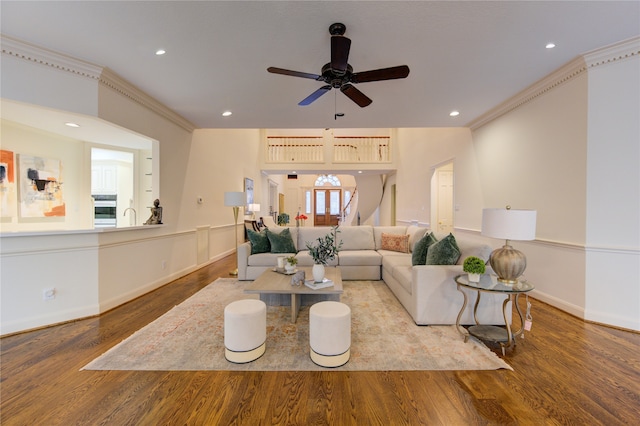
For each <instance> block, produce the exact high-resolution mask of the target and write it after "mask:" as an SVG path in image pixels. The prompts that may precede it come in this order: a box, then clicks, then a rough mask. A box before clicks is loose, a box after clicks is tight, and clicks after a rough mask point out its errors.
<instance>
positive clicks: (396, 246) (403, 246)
mask: <svg viewBox="0 0 640 426" xmlns="http://www.w3.org/2000/svg"><path fill="white" fill-rule="evenodd" d="M380 249H381V250H391V251H397V252H400V253H409V235H408V234H404V235H397V234H387V233H384V232H383V233H382V244H381V246H380Z"/></svg>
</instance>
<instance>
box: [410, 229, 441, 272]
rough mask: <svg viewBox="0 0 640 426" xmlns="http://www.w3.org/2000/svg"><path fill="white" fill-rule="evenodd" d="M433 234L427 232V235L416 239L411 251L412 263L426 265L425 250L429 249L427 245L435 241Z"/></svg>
mask: <svg viewBox="0 0 640 426" xmlns="http://www.w3.org/2000/svg"><path fill="white" fill-rule="evenodd" d="M437 241H438V240H436V237H435V235H433V232H429V233H428V234H427V235H425V236H424V237H422V238H421V239H420V241H418V242H417V243H416V245H415V247H414V248H413V253H411V264H413V265H426V264H427V250H429V246H431V245H432V244H434V243H436V242H437Z"/></svg>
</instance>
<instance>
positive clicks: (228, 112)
mask: <svg viewBox="0 0 640 426" xmlns="http://www.w3.org/2000/svg"><path fill="white" fill-rule="evenodd" d="M231 114H233V113H232V112H231V111H225V112H223V113H222V116H223V117H229V116H230V115H231Z"/></svg>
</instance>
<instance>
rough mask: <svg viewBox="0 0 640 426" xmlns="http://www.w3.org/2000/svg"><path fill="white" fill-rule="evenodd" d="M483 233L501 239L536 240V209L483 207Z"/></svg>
mask: <svg viewBox="0 0 640 426" xmlns="http://www.w3.org/2000/svg"><path fill="white" fill-rule="evenodd" d="M482 235H485V236H487V237H491V238H498V239H501V240H516V241H518V240H520V241H528V240H534V239H535V238H536V211H535V210H511V209H483V210H482Z"/></svg>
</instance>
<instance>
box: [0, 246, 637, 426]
mask: <svg viewBox="0 0 640 426" xmlns="http://www.w3.org/2000/svg"><path fill="white" fill-rule="evenodd" d="M233 266H234V259H233V258H232V257H228V258H225V259H223V260H221V261H219V262H216V263H215V264H212V265H209V266H207V267H205V268H203V269H201V270H198V271H196V272H194V273H192V274H190V275H188V276H186V277H183V278H181V279H178V280H176V281H175V282H172V283H170V284H168V285H166V286H164V287H162V288H160V289H158V290H156V291H154V292H152V293H150V294H147V295H145V296H143V297H141V298H139V299H136V300H134V301H132V302H130V303H128V304H126V305H123V306H121V307H118V308H116V309H114V310H112V311H110V312H107V313H105V314H103V315H101V316H100V317H97V318H90V319H85V320H80V321H76V322H73V323H68V324H63V325H59V326H54V327H50V328H47V329H42V330H37V331H32V332H28V333H23V334H19V335H15V336H9V337H5V338H3V339H2V340H1V342H0V343H1V345H2V347H1V363H2V365H1V383H0V386H1V388H0V392H1V394H0V396H1V406H0V409H1V412H0V415H1V418H0V423H2V425H4V426H7V425H100V424H108V425H177V424H188V425H218V424H220V425H228V424H247V425H254V424H305V425H306V424H323V425H324V424H335V425H352V424H353V425H369V424H379V425H404V424H406V425H414V424H428V425H440V424H442V425H467V424H480V425H483V424H523V425H528V424H531V425H534V424H535V425H540V424H549V425H555V424H572V425H573V424H575V425H598V424H602V425H616V424H638V423H637V422H638V419H639V418H640V396H639V394H640V355H639V352H640V335H639V334H637V333H631V332H625V331H621V330H617V329H613V328H608V327H603V326H598V325H594V324H589V323H585V322H583V321H581V320H579V319H577V318H574V317H572V316H570V315H567V314H565V313H563V312H561V311H559V310H557V309H555V308H553V307H551V306H548V305H546V304H544V303H542V302H539V301H536V300H532V304H533V308H532V314H533V317H534V322H533V328H532V330H531V332H530V333H527V334H526V338H525V339H524V340H521V339H518V345H517V346H516V348H515V349H513V350H508V351H507V355H506V357H505V360H506V361H507V362H508V363H509V364H510V365H511V366H512V367H513V368H514V370H515V371H402V372H388V371H379V372H340V371H322V372H299V371H290V372H209V371H194V372H163V371H80V369H81V368H82V367H83V366H84V365H85V364H87V363H88V362H89V361H91V360H92V359H94V358H95V357H97V356H98V355H100V354H102V353H103V352H105V351H106V350H107V349H109V348H111V347H112V346H114V345H116V344H117V343H119V342H120V341H121V340H123V339H125V338H126V337H128V336H129V335H131V334H132V333H133V332H135V331H136V330H138V329H140V328H142V327H143V326H145V325H146V324H148V323H149V322H151V321H153V320H155V319H156V318H157V317H159V316H160V315H162V314H163V313H165V312H166V311H168V310H169V309H171V308H172V307H173V306H174V305H176V304H178V303H180V302H182V301H183V300H184V299H186V298H188V297H189V296H191V295H192V294H194V293H195V292H197V291H198V290H200V289H202V288H203V287H204V286H206V285H207V284H208V283H210V282H211V281H213V280H214V279H215V278H217V277H228V271H229V270H231V269H232V268H233ZM521 302H523V300H521ZM491 348H492V350H494V351H495V352H496V353H498V354H500V353H501V352H500V348H499V347H498V346H495V347H493V346H492V347H491ZM387 349H389V348H387ZM381 350H385V348H381ZM221 356H222V354H221Z"/></svg>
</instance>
